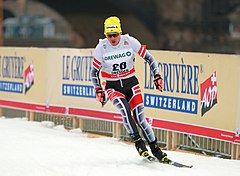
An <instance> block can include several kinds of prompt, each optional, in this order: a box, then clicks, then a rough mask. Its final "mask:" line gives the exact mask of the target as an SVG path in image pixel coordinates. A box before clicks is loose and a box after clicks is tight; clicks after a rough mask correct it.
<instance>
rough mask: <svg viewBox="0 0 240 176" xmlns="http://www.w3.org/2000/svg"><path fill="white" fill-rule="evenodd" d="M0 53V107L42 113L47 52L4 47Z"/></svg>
mask: <svg viewBox="0 0 240 176" xmlns="http://www.w3.org/2000/svg"><path fill="white" fill-rule="evenodd" d="M0 51H1V52H0V97H1V106H6V107H15V108H19V109H22V108H24V109H29V110H38V111H45V106H43V105H42V104H45V102H46V96H45V95H46V65H47V52H46V50H45V49H39V48H10V47H9V48H8V47H6V48H1V49H0ZM12 101H15V104H14V103H13V102H12ZM16 106H17V107H16Z"/></svg>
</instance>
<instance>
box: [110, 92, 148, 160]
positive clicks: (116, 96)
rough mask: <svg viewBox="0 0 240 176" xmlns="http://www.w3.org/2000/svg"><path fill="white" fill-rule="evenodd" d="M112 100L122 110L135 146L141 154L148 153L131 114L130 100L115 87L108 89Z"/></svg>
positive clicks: (125, 124) (124, 121) (126, 126)
mask: <svg viewBox="0 0 240 176" xmlns="http://www.w3.org/2000/svg"><path fill="white" fill-rule="evenodd" d="M107 93H108V96H109V97H110V100H111V101H112V103H113V105H114V106H115V107H116V108H117V109H118V110H119V111H120V113H121V115H122V118H123V125H124V127H125V129H126V130H127V132H128V134H129V135H130V136H131V138H132V140H133V142H134V143H135V147H136V149H137V151H138V153H139V155H140V156H146V155H148V151H147V148H146V145H145V143H144V141H143V140H142V138H141V137H140V135H139V132H138V129H137V126H136V123H135V122H134V120H133V118H132V115H131V108H130V105H129V103H128V101H127V100H126V99H125V96H124V95H123V94H122V93H120V92H117V91H115V90H113V89H111V90H110V89H109V90H108V91H107Z"/></svg>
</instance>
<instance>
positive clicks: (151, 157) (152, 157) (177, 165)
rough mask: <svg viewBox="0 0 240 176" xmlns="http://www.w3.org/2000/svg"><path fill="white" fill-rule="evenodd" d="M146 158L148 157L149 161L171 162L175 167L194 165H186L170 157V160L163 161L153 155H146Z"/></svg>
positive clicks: (190, 166)
mask: <svg viewBox="0 0 240 176" xmlns="http://www.w3.org/2000/svg"><path fill="white" fill-rule="evenodd" d="M144 158H146V159H147V160H148V161H157V162H159V163H163V164H169V165H173V166H175V167H180V168H192V167H193V166H192V165H185V164H182V163H179V162H176V161H172V160H170V159H168V160H169V161H168V162H162V161H159V160H158V159H157V158H156V157H154V156H151V155H147V156H144Z"/></svg>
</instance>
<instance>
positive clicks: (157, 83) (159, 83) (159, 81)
mask: <svg viewBox="0 0 240 176" xmlns="http://www.w3.org/2000/svg"><path fill="white" fill-rule="evenodd" d="M153 82H154V84H155V86H156V89H158V90H159V91H161V92H162V91H163V79H162V77H161V75H160V74H156V75H154V80H153Z"/></svg>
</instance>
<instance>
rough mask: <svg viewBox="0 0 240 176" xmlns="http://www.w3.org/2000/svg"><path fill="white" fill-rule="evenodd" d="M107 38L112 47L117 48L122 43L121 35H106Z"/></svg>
mask: <svg viewBox="0 0 240 176" xmlns="http://www.w3.org/2000/svg"><path fill="white" fill-rule="evenodd" d="M106 37H107V39H108V41H109V42H110V43H111V45H113V46H116V45H117V44H118V43H119V41H120V37H121V33H120V34H118V33H113V34H106Z"/></svg>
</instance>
